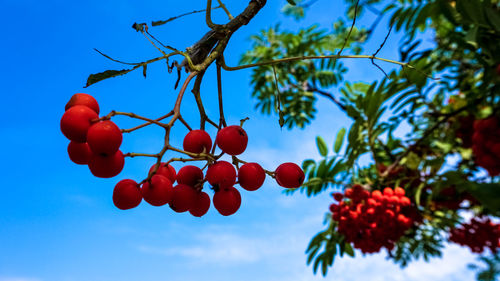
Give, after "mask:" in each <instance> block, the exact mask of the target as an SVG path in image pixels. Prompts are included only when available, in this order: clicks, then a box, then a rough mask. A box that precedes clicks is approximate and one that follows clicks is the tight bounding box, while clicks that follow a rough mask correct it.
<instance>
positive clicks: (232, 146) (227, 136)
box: [215, 125, 248, 155]
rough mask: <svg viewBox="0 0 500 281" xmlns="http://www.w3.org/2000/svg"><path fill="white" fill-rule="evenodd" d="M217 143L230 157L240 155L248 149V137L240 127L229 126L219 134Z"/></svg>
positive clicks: (216, 139)
mask: <svg viewBox="0 0 500 281" xmlns="http://www.w3.org/2000/svg"><path fill="white" fill-rule="evenodd" d="M215 143H216V144H217V146H219V148H220V149H221V150H222V151H224V152H225V153H227V154H229V155H239V154H242V153H243V151H245V149H246V148H247V144H248V136H247V133H246V132H245V130H243V128H241V127H240V126H236V125H233V126H228V127H225V128H223V129H222V130H220V131H219V132H218V133H217V137H216V138H215Z"/></svg>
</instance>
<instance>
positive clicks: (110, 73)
mask: <svg viewBox="0 0 500 281" xmlns="http://www.w3.org/2000/svg"><path fill="white" fill-rule="evenodd" d="M130 71H132V69H123V70H106V71H104V72H101V73H97V74H90V75H89V78H88V79H87V85H85V87H84V88H87V87H88V86H90V85H92V84H95V83H97V82H99V81H102V80H104V79H108V78H112V77H116V76H120V75H123V74H127V73H129V72H130Z"/></svg>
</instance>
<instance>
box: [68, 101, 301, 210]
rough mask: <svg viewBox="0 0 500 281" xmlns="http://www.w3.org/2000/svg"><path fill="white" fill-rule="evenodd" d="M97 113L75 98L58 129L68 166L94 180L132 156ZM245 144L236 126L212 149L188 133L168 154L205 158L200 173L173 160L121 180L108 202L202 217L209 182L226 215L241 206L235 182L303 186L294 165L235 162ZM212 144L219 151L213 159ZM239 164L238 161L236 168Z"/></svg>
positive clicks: (200, 134)
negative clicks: (141, 176) (138, 177)
mask: <svg viewBox="0 0 500 281" xmlns="http://www.w3.org/2000/svg"><path fill="white" fill-rule="evenodd" d="M98 114H99V105H98V104H97V101H96V100H95V99H94V98H93V97H92V96H90V95H87V94H75V95H74V96H73V97H72V98H71V100H70V101H69V102H68V104H67V105H66V112H65V113H64V115H63V117H62V119H61V131H62V132H63V134H64V135H65V136H66V137H67V138H68V139H70V140H71V142H70V144H69V146H68V154H69V157H70V159H71V160H72V161H73V162H75V163H77V164H87V165H88V166H89V168H90V171H91V172H92V174H93V175H95V176H96V177H102V178H110V177H114V176H116V175H118V174H119V173H120V172H121V170H122V169H123V166H124V162H125V161H124V157H125V156H131V155H132V154H125V155H124V154H123V153H122V152H121V151H120V150H119V148H120V145H121V143H122V131H121V130H120V128H118V126H116V125H115V124H114V123H113V122H111V121H110V120H109V116H107V117H103V118H99V116H98ZM247 144H248V136H247V133H246V132H245V130H243V128H242V127H241V126H235V125H233V126H227V127H224V128H222V129H220V130H219V131H218V133H217V136H216V139H215V145H214V146H212V139H211V137H210V135H209V134H208V133H207V132H206V131H204V130H190V131H189V133H188V134H187V135H186V136H185V137H184V140H183V150H179V149H173V150H175V151H178V152H182V153H185V154H187V155H188V156H190V157H192V159H191V160H200V161H202V160H206V161H207V165H205V167H206V168H207V169H206V173H205V174H204V172H203V170H204V169H200V168H199V167H197V166H193V165H187V166H184V167H182V168H181V169H179V171H178V172H176V170H175V169H174V167H173V166H172V165H170V162H172V161H174V160H173V159H172V160H170V161H168V162H161V163H160V161H157V164H155V165H153V166H152V167H151V168H150V170H149V174H148V177H147V178H146V179H145V180H144V181H142V182H140V183H137V182H136V181H134V180H131V179H124V180H121V181H120V182H118V183H117V184H116V186H115V189H114V191H113V202H114V204H115V206H116V207H118V208H119V209H122V210H126V209H131V208H134V207H136V206H138V205H139V204H140V203H141V201H142V199H144V200H145V201H146V202H148V203H149V204H151V205H153V206H163V205H166V204H169V206H170V208H171V209H172V210H174V211H175V212H179V213H181V212H186V211H189V212H190V213H191V214H192V215H193V216H196V217H201V216H203V215H204V214H205V213H207V211H208V209H209V208H210V201H211V200H210V197H209V195H208V194H207V193H206V192H203V191H202V189H203V185H204V183H205V182H208V183H209V184H210V186H211V189H212V190H213V191H214V192H215V193H214V195H213V199H212V201H213V204H214V207H215V209H217V211H218V212H219V213H220V214H222V215H224V216H229V215H232V214H234V213H235V212H236V211H237V210H238V209H239V208H240V205H241V194H240V192H239V191H238V190H237V189H236V188H235V187H234V185H235V184H239V185H240V186H241V187H242V188H243V189H245V190H248V191H255V190H257V189H259V188H260V187H261V186H262V185H263V183H264V180H265V178H266V173H267V174H269V175H271V176H273V177H275V178H276V181H277V183H278V184H279V185H280V186H283V187H286V188H297V187H299V186H301V185H302V183H303V181H304V178H305V176H304V172H303V171H302V169H301V168H300V167H299V166H298V165H296V164H294V163H283V164H281V165H279V166H278V168H277V169H276V170H275V171H274V172H270V171H266V170H264V169H263V168H262V167H261V166H260V165H259V164H258V163H247V162H245V161H242V160H240V159H238V158H237V157H236V155H240V154H242V153H243V152H244V151H245V149H246V147H247ZM215 146H217V147H219V148H220V149H221V150H222V152H223V153H222V154H220V155H217V156H216V155H214V154H213V153H214V150H215ZM171 149H172V148H171ZM223 154H228V155H230V156H232V160H233V163H229V162H227V161H223V160H220V157H221V156H222V155H223ZM153 156H154V157H157V156H155V155H153ZM158 159H161V157H159V158H158ZM179 161H183V162H185V161H187V160H186V159H180V160H179ZM240 163H243V165H242V166H241V167H240V166H239V164H240ZM176 182H177V184H176V185H175V186H174V184H175V183H176Z"/></svg>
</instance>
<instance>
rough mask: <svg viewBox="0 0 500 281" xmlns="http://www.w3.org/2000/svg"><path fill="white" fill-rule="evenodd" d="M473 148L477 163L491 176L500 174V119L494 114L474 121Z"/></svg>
mask: <svg viewBox="0 0 500 281" xmlns="http://www.w3.org/2000/svg"><path fill="white" fill-rule="evenodd" d="M472 150H473V152H474V155H475V160H476V164H477V165H478V166H481V167H483V168H485V169H486V170H487V171H488V173H489V174H490V176H492V177H494V176H497V175H500V121H499V120H498V118H497V117H495V116H493V117H490V118H487V119H481V120H476V121H475V122H474V134H473V135H472Z"/></svg>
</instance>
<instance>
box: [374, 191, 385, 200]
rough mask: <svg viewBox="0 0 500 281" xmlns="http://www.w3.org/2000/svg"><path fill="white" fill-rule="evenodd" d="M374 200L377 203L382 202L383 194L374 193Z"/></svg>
mask: <svg viewBox="0 0 500 281" xmlns="http://www.w3.org/2000/svg"><path fill="white" fill-rule="evenodd" d="M372 198H373V199H375V200H377V201H382V198H383V195H382V192H380V190H374V191H372Z"/></svg>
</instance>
